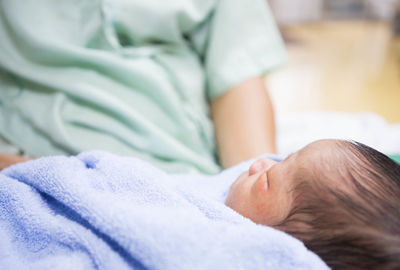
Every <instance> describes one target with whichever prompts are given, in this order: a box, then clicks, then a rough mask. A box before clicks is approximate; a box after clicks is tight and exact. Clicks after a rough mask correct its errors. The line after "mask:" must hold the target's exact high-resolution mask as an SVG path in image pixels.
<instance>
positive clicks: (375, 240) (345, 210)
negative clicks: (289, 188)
mask: <svg viewBox="0 0 400 270" xmlns="http://www.w3.org/2000/svg"><path fill="white" fill-rule="evenodd" d="M338 146H339V147H337V149H339V150H338V151H339V153H336V155H337V157H339V158H338V162H337V163H338V164H336V165H337V167H335V168H332V165H324V164H328V162H324V160H323V158H322V159H321V160H320V161H321V164H316V165H315V166H325V168H324V171H325V173H324V174H323V175H322V174H314V175H312V176H311V177H310V175H309V174H308V175H306V174H305V173H302V172H301V171H300V173H298V175H297V176H296V183H297V184H296V187H295V188H294V190H293V194H295V207H294V208H293V209H292V211H291V212H290V214H289V215H288V217H287V218H286V219H285V220H284V221H283V222H282V223H281V224H279V225H277V226H276V228H278V229H280V230H283V231H285V232H287V233H289V234H291V235H293V236H294V237H296V238H298V239H300V240H301V241H303V243H304V244H305V245H306V246H307V247H308V248H309V249H310V250H312V251H314V252H315V253H316V254H318V255H319V256H320V257H321V258H322V259H323V260H324V261H325V262H326V263H327V264H328V265H329V266H330V267H332V268H333V269H400V165H399V164H397V163H396V162H394V161H393V160H392V159H390V158H389V157H387V156H385V155H384V154H382V153H380V152H378V151H376V150H375V149H372V148H371V147H368V146H366V145H364V144H361V143H357V142H347V141H339V142H338ZM340 149H341V150H340ZM338 155H339V156H338ZM330 164H332V162H331V163H330ZM315 171H318V170H315ZM334 175H335V176H334ZM307 177H308V178H312V179H306V178H307ZM329 177H336V180H338V179H339V185H336V186H333V185H329V184H326V183H338V182H337V181H336V182H335V181H326V179H324V178H329ZM338 177H339V178H338Z"/></svg>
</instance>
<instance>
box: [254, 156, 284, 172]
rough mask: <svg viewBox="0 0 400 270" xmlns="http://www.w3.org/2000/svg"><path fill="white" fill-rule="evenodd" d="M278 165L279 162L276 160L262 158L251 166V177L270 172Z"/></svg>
mask: <svg viewBox="0 0 400 270" xmlns="http://www.w3.org/2000/svg"><path fill="white" fill-rule="evenodd" d="M276 163H277V162H276V161H275V160H272V159H269V158H260V159H258V160H256V161H255V162H254V163H253V164H251V166H250V168H249V175H253V174H255V173H258V172H260V171H266V170H269V168H271V167H272V166H273V165H275V164H276Z"/></svg>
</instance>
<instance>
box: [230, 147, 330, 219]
mask: <svg viewBox="0 0 400 270" xmlns="http://www.w3.org/2000/svg"><path fill="white" fill-rule="evenodd" d="M337 147H338V146H337V143H336V141H335V140H322V141H317V142H314V143H311V144H309V145H307V146H306V147H304V148H303V149H301V150H300V151H298V152H296V153H294V154H292V155H290V156H289V157H287V158H286V159H285V160H284V161H282V162H276V161H273V160H271V159H268V158H263V159H259V160H257V161H255V162H254V163H253V164H252V165H251V166H250V168H249V170H248V171H246V172H244V173H243V174H241V175H240V176H239V177H238V179H237V180H236V181H235V182H234V183H233V184H232V186H231V189H230V192H229V194H228V197H227V199H226V202H225V204H226V205H227V206H229V207H231V208H232V209H233V210H235V211H236V212H238V213H239V214H241V215H243V216H245V217H247V218H249V219H251V220H252V221H254V222H255V223H258V224H263V225H268V226H274V225H277V224H279V223H281V222H282V221H283V220H284V219H285V218H286V217H287V216H288V215H289V213H290V211H291V209H292V207H293V206H294V200H295V198H294V193H293V192H292V191H293V188H294V186H295V182H294V181H295V176H296V173H298V172H300V171H301V173H302V175H303V176H307V175H311V174H318V173H323V172H322V169H326V168H329V167H331V168H332V169H333V170H334V159H335V157H337V155H336V154H335V150H336V149H337ZM322 162H325V163H326V162H328V163H331V162H332V165H333V166H329V164H328V165H327V164H325V165H324V166H320V164H321V163H322ZM334 178H335V177H333V179H334ZM333 181H335V180H333Z"/></svg>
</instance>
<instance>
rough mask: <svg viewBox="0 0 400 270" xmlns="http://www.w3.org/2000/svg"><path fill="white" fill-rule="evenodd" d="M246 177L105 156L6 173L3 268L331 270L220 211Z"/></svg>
mask: <svg viewBox="0 0 400 270" xmlns="http://www.w3.org/2000/svg"><path fill="white" fill-rule="evenodd" d="M247 168H248V163H243V164H241V165H239V166H237V167H235V168H233V169H230V170H227V171H224V172H223V173H221V174H219V175H215V176H204V175H190V174H189V175H188V174H186V175H167V174H165V173H164V172H162V171H160V170H158V169H156V168H154V167H153V166H151V165H149V164H147V163H145V162H143V161H140V160H138V159H135V158H127V157H118V156H114V155H112V154H109V153H105V152H86V153H82V154H80V155H78V156H76V157H48V158H41V159H38V160H34V161H30V162H27V163H24V164H17V165H14V166H12V167H10V168H7V169H5V170H3V171H2V172H1V173H0V269H280V270H284V269H326V268H327V267H326V265H325V264H324V263H323V262H322V261H321V260H320V259H319V257H318V256H316V255H315V254H314V253H312V252H310V251H308V250H307V249H306V248H305V247H304V245H303V244H302V243H301V242H300V241H298V240H296V239H294V238H292V237H291V236H289V235H287V234H285V233H283V232H280V231H277V230H274V229H272V228H268V227H265V226H260V225H256V224H254V223H253V222H251V221H250V220H248V219H246V218H244V217H242V216H240V215H239V214H237V213H236V212H234V211H233V210H231V209H230V208H228V207H226V206H225V205H224V204H223V200H224V198H225V196H226V194H227V192H228V190H229V186H230V184H231V183H232V182H233V181H234V180H235V178H236V177H237V176H238V174H240V172H241V171H243V170H244V169H247Z"/></svg>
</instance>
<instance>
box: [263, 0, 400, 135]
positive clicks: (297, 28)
mask: <svg viewBox="0 0 400 270" xmlns="http://www.w3.org/2000/svg"><path fill="white" fill-rule="evenodd" d="M268 1H269V4H270V6H271V8H272V10H273V13H274V15H275V17H276V19H277V21H278V24H279V27H280V29H281V32H282V34H283V37H284V40H285V43H286V46H287V50H288V54H289V63H288V65H287V66H285V67H284V68H282V69H280V70H278V71H277V72H274V73H273V74H271V75H269V76H268V77H267V85H268V88H269V90H270V92H271V96H272V99H273V102H274V103H275V109H276V111H277V113H278V114H285V113H294V112H304V111H341V112H351V113H353V112H373V113H376V114H379V115H380V116H382V117H383V118H384V119H386V121H388V122H389V123H399V122H400V0H268ZM399 140H400V138H399Z"/></svg>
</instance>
